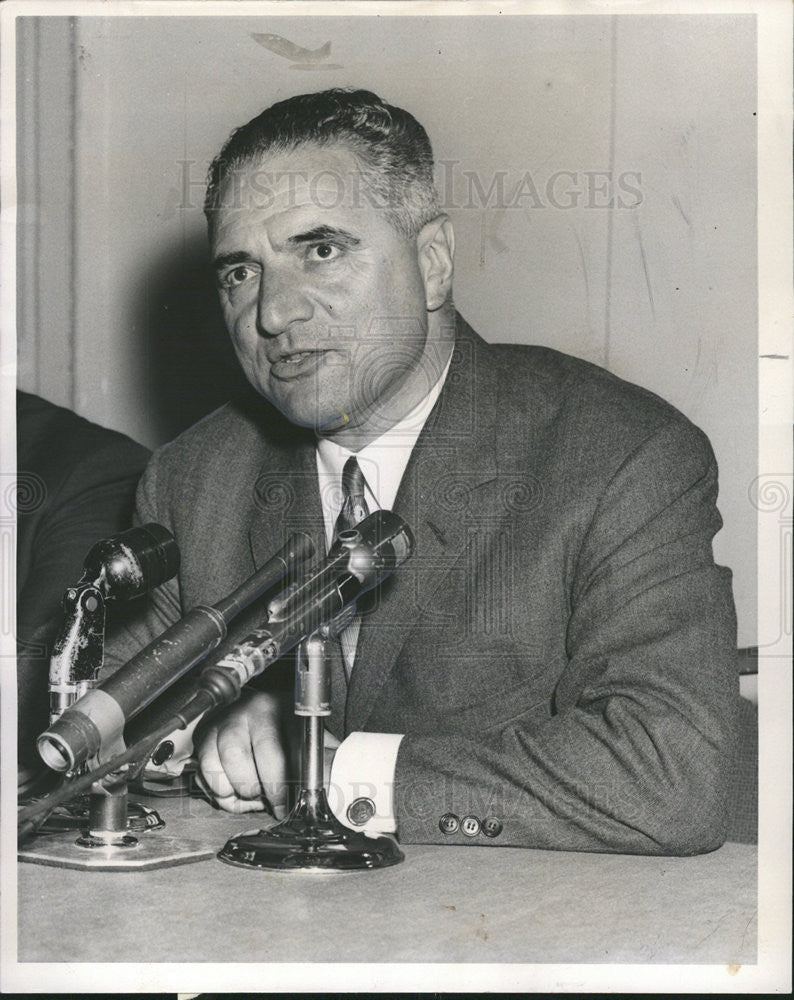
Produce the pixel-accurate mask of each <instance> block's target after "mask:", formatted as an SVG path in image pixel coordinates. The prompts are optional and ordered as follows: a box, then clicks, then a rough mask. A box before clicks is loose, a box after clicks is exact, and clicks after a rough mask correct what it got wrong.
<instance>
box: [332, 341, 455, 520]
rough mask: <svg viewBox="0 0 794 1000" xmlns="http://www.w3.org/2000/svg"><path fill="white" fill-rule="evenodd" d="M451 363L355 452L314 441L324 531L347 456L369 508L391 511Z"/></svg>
mask: <svg viewBox="0 0 794 1000" xmlns="http://www.w3.org/2000/svg"><path fill="white" fill-rule="evenodd" d="M451 362H452V356H451V355H450V357H449V359H448V361H447V363H446V365H445V366H444V370H443V372H442V373H441V375H440V377H439V379H438V381H437V382H436V383H435V385H434V386H433V388H432V389H431V390H430V392H428V394H427V395H426V396H425V397H424V399H422V400H421V401H420V402H419V403H418V404H417V405H416V406H415V407H414V408H413V409H412V410H411V411H410V413H407V414H406V415H405V416H404V417H403V418H402V420H400V421H398V422H397V423H396V424H395V425H394V426H393V427H390V428H389V430H387V431H385V432H384V433H383V434H381V435H380V437H378V438H375V440H374V441H371V442H370V443H369V444H368V445H366V446H365V447H364V448H362V449H361V450H360V451H358V452H353V451H350V450H349V449H348V448H345V447H343V446H342V445H339V444H337V443H336V442H335V441H331V440H330V439H329V438H319V439H318V441H317V474H318V477H319V481H320V498H321V500H322V506H323V515H324V516H325V522H326V530H327V531H328V530H329V517H330V525H331V528H330V532H331V534H333V524H334V522H335V520H336V516H337V514H338V513H339V510H340V508H341V502H342V501H341V482H342V469H343V468H344V464H345V462H346V461H347V460H348V458H350V456H351V455H355V456H356V458H357V459H358V464H359V466H360V468H361V471H362V473H363V474H364V479H365V481H366V486H367V490H366V496H367V503H368V505H369V508H370V510H376V509H378V508H380V509H381V510H391V508H392V507H393V506H394V501H395V498H396V496H397V490H398V489H399V488H400V482H401V480H402V477H403V475H404V473H405V469H406V466H407V465H408V460H409V459H410V457H411V452H412V451H413V449H414V445H415V444H416V441H417V439H418V437H419V435H420V434H421V432H422V428H423V427H424V425H425V423H426V421H427V418H428V417H429V416H430V411H431V410H432V409H433V407H434V406H435V404H436V401H437V400H438V397H439V396H440V395H441V390H442V389H443V387H444V382H445V380H446V377H447V372H448V371H449V366H450V364H451Z"/></svg>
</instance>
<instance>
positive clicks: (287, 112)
mask: <svg viewBox="0 0 794 1000" xmlns="http://www.w3.org/2000/svg"><path fill="white" fill-rule="evenodd" d="M309 143H312V144H314V145H318V146H330V145H336V144H339V145H344V146H346V147H348V148H349V149H350V150H351V151H352V152H353V153H354V154H355V155H356V156H357V157H358V159H359V161H360V163H361V165H362V173H363V176H364V179H365V183H366V185H367V187H368V194H369V202H370V203H371V204H375V205H376V206H379V207H382V208H383V209H384V211H385V212H386V215H387V217H388V219H389V221H390V222H391V224H392V225H393V226H394V227H395V228H396V229H397V230H398V231H399V232H401V233H403V234H404V235H405V236H408V237H413V236H415V235H416V234H417V233H418V232H419V230H420V229H421V228H422V226H423V225H424V224H425V223H426V222H429V221H430V220H431V219H433V218H435V216H436V215H438V213H439V207H438V195H437V193H436V189H435V185H434V182H433V150H432V149H431V146H430V140H429V139H428V137H427V133H426V132H425V130H424V129H423V128H422V126H421V125H420V124H419V122H418V121H417V120H416V119H415V118H414V117H413V116H412V115H410V114H409V113H408V112H407V111H403V110H402V108H395V107H393V106H392V105H391V104H386V102H385V101H383V100H381V98H380V97H378V96H377V94H373V93H371V92H370V91H368V90H353V89H350V88H347V89H345V88H338V87H337V88H334V89H332V90H323V91H320V92H319V93H316V94H301V95H299V96H297V97H290V98H288V99H287V100H286V101H279V102H278V103H277V104H273V105H272V106H271V107H269V108H266V109H265V110H264V111H263V112H262V113H261V114H259V115H257V117H256V118H252V119H251V121H250V122H248V123H247V124H246V125H242V126H240V128H238V129H235V131H234V132H232V134H231V135H230V136H229V138H228V139H227V140H226V143H225V144H224V146H223V148H222V149H221V151H220V153H219V154H218V155H217V156H216V157H215V159H214V160H213V161H212V163H211V165H210V168H209V173H208V176H207V196H206V199H205V201H204V214H205V215H206V217H207V222H208V224H209V226H210V230H212V226H213V220H214V218H215V214H216V212H217V211H218V209H219V207H220V188H221V184H222V183H223V180H224V178H225V177H226V176H227V174H229V173H231V172H232V171H234V170H236V169H239V168H240V167H243V166H248V165H249V164H251V163H255V162H257V161H261V160H262V159H263V158H264V157H265V156H266V155H267V154H269V153H282V152H289V151H291V150H294V149H297V148H298V147H299V146H302V145H306V144H309Z"/></svg>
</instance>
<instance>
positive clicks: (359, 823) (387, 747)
mask: <svg viewBox="0 0 794 1000" xmlns="http://www.w3.org/2000/svg"><path fill="white" fill-rule="evenodd" d="M402 738H403V737H402V734H397V733H351V734H350V735H349V736H348V737H347V739H345V740H343V741H342V743H341V744H340V745H339V747H338V749H337V751H336V754H335V755H334V761H333V764H332V765H331V783H330V787H329V788H328V804H329V805H330V807H331V809H332V810H333V811H334V814H335V815H336V817H337V819H338V820H339V821H340V822H341V823H344V825H345V826H348V827H350V829H351V830H359V831H362V832H364V833H373V834H379V833H394V832H395V831H396V830H397V820H396V818H395V816H394V774H395V770H396V767H397V751H398V750H399V747H400V742H401V741H402Z"/></svg>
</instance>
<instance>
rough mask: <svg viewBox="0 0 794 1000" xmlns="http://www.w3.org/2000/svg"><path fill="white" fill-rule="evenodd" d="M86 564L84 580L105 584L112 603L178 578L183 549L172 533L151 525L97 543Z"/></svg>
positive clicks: (151, 523) (87, 557) (152, 523)
mask: <svg viewBox="0 0 794 1000" xmlns="http://www.w3.org/2000/svg"><path fill="white" fill-rule="evenodd" d="M83 565H84V569H85V573H84V574H83V580H84V581H92V582H96V583H97V584H99V585H101V586H102V587H103V588H104V590H105V596H106V597H107V598H108V599H110V600H121V601H127V600H129V599H130V598H132V597H137V596H138V595H139V594H144V593H146V591H148V590H153V589H154V588H155V587H159V586H160V584H161V583H165V582H166V580H170V579H171V577H172V576H175V575H176V573H177V571H178V570H179V547H178V546H177V544H176V541H175V540H174V536H173V535H172V534H171V532H170V531H168V530H167V529H166V528H164V527H163V526H162V525H161V524H156V523H154V522H150V523H149V524H143V525H141V526H140V527H138V528H130V529H129V530H128V531H123V532H121V534H118V535H114V536H113V537H112V538H105V539H103V540H102V541H99V542H97V543H96V544H95V545H94V546H93V547H92V548H91V550H90V552H89V553H88V555H87V556H86V559H85V563H84V564H83Z"/></svg>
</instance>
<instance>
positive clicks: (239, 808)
mask: <svg viewBox="0 0 794 1000" xmlns="http://www.w3.org/2000/svg"><path fill="white" fill-rule="evenodd" d="M196 781H197V783H198V785H199V788H201V790H202V791H203V792H204V794H205V795H206V796H207V797H208V798H210V799H211V800H212V801H213V802H214V803H215V804H216V805H217V806H219V807H220V808H221V809H223V810H225V811H226V812H231V813H246V812H255V811H257V810H262V809H266V808H267V804H266V802H265V800H264V799H262V798H259V799H240V798H238V797H237V796H236V795H235V794H234V793H232V794H231V795H217V794H216V793H215V792H214V791H213V789H212V788H211V787H210V785H209V783H208V782H207V781H206V780H205V778H204V775H203V774H201V773H200V772H199V773H198V774H196Z"/></svg>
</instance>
